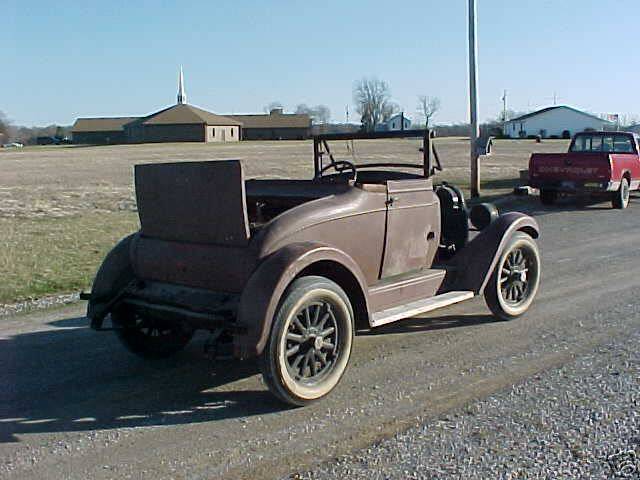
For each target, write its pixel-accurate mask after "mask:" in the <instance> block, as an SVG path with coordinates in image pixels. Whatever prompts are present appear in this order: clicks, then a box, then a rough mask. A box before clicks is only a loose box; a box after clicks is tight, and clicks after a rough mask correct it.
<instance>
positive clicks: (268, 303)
mask: <svg viewBox="0 0 640 480" xmlns="http://www.w3.org/2000/svg"><path fill="white" fill-rule="evenodd" d="M316 267H317V268H316ZM305 272H308V273H309V274H314V275H317V274H321V275H322V274H323V273H324V276H327V277H329V278H332V276H334V274H335V276H334V278H332V279H333V280H334V281H336V283H338V284H340V286H341V287H342V288H343V289H344V290H345V291H346V292H347V294H349V297H350V300H351V302H352V306H353V308H354V310H355V312H356V315H357V316H359V317H362V316H365V317H367V319H368V311H369V309H368V297H367V284H366V280H365V277H364V274H363V273H362V271H361V270H360V268H359V267H358V265H357V264H356V262H355V261H354V260H353V259H352V258H351V257H350V256H348V255H347V254H346V253H344V252H342V251H340V250H338V249H336V248H333V247H330V246H327V245H323V244H319V243H315V242H300V243H293V244H289V245H286V246H284V247H282V248H280V249H279V250H277V251H276V252H274V253H272V254H271V255H269V256H268V257H267V258H265V259H264V260H263V261H262V263H261V264H260V265H259V266H258V268H257V269H256V271H255V272H254V273H253V274H252V276H251V278H249V281H248V282H247V284H246V286H245V288H244V291H243V292H242V295H241V297H240V303H239V305H238V315H237V322H238V327H239V328H241V329H242V330H243V331H245V332H246V333H243V334H242V335H237V336H236V337H235V340H234V354H235V356H236V357H238V358H241V359H244V358H250V357H255V356H257V355H260V354H261V353H262V350H263V349H264V347H265V345H266V342H267V340H268V338H269V333H270V331H271V324H272V321H273V318H274V316H275V314H276V312H277V308H278V305H279V303H280V300H281V298H282V295H283V294H284V293H285V291H286V288H287V286H289V284H290V283H291V282H292V281H293V280H294V279H295V278H296V277H298V276H300V275H301V274H302V275H304V274H305Z"/></svg>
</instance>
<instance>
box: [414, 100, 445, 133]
mask: <svg viewBox="0 0 640 480" xmlns="http://www.w3.org/2000/svg"><path fill="white" fill-rule="evenodd" d="M439 110H440V99H439V98H438V97H427V96H426V95H419V96H418V112H419V113H420V115H422V117H423V118H424V126H425V128H429V122H431V119H432V118H433V117H434V116H435V114H436V113H438V111H439Z"/></svg>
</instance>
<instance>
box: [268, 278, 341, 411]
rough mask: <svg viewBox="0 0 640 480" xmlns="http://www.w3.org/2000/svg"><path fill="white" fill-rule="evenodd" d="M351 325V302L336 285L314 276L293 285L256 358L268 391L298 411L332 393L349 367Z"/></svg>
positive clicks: (286, 293)
mask: <svg viewBox="0 0 640 480" xmlns="http://www.w3.org/2000/svg"><path fill="white" fill-rule="evenodd" d="M353 324H354V322H353V309H352V307H351V303H350V302H349V298H348V297H347V295H346V293H345V292H344V291H343V290H342V288H340V286H338V285H337V284H336V283H334V282H332V281H331V280H328V279H326V278H324V277H317V276H309V277H302V278H299V279H297V280H295V281H294V282H293V283H292V284H291V285H290V286H289V288H288V289H287V291H286V292H285V294H284V296H283V299H282V301H281V303H280V306H279V307H278V311H277V313H276V316H275V318H274V321H273V325H272V328H271V334H270V336H269V340H268V342H267V345H266V346H265V348H264V351H263V353H262V355H261V358H260V366H261V370H262V375H263V378H264V380H265V383H266V384H267V386H268V387H269V389H270V390H271V392H272V393H273V394H275V395H276V396H277V397H278V398H279V399H280V400H282V401H284V402H286V403H289V404H291V405H296V406H302V405H306V404H308V403H310V402H312V401H314V400H318V399H320V398H322V397H324V396H325V395H327V394H328V393H329V392H331V390H333V389H334V388H335V386H336V385H337V384H338V382H339V381H340V379H341V378H342V375H343V374H344V372H345V370H346V368H347V364H348V362H349V356H350V355H351V345H352V343H353Z"/></svg>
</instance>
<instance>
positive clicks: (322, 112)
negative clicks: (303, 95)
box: [296, 103, 331, 123]
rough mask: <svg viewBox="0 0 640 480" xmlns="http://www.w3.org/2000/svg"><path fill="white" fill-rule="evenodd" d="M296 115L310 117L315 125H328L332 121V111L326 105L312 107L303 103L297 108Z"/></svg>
mask: <svg viewBox="0 0 640 480" xmlns="http://www.w3.org/2000/svg"><path fill="white" fill-rule="evenodd" d="M296 113H298V114H304V115H309V117H311V120H313V123H328V122H329V120H330V119H331V110H329V107H327V106H326V105H316V106H315V107H310V106H308V105H307V104H306V103H301V104H299V105H298V106H297V107H296Z"/></svg>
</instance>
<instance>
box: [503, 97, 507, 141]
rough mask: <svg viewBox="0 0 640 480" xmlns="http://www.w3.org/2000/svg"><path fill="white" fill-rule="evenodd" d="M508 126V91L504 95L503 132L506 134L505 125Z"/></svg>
mask: <svg viewBox="0 0 640 480" xmlns="http://www.w3.org/2000/svg"><path fill="white" fill-rule="evenodd" d="M506 126H507V91H506V90H505V91H504V94H503V95H502V134H503V135H505V134H506V133H507V132H506V131H505V127H506Z"/></svg>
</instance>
